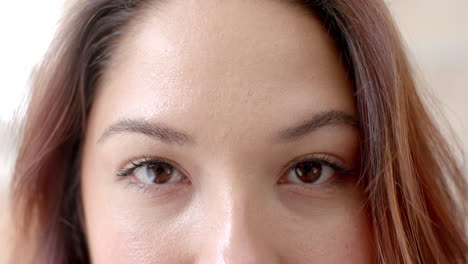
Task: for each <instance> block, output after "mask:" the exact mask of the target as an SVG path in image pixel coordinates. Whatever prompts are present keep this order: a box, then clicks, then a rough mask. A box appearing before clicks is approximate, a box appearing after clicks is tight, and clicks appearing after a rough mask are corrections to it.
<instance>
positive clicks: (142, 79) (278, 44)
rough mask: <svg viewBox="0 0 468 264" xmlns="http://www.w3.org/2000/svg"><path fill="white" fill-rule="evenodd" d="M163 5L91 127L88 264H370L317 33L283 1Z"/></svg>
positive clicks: (341, 119)
mask: <svg viewBox="0 0 468 264" xmlns="http://www.w3.org/2000/svg"><path fill="white" fill-rule="evenodd" d="M161 4H162V5H161V6H159V7H156V8H155V9H152V10H146V14H145V16H144V17H141V19H140V20H138V22H135V23H134V24H133V25H132V27H131V32H129V33H128V34H127V35H126V36H125V38H124V39H123V40H122V41H121V42H120V44H119V46H118V47H117V50H115V53H114V54H113V58H112V61H111V62H110V64H109V65H108V68H107V70H106V72H105V74H104V76H103V78H102V82H101V83H100V87H99V90H98V93H97V96H96V98H95V101H94V105H93V109H92V111H91V114H90V119H89V123H88V127H87V134H86V141H85V145H84V153H83V154H84V155H83V163H82V175H81V177H82V193H83V194H82V198H83V203H84V212H85V219H86V223H85V224H86V234H87V240H88V244H89V250H90V253H91V257H92V260H93V263H269V264H274V263H296V264H300V263H359V264H362V263H371V262H372V258H373V254H372V243H371V239H370V228H369V224H368V220H367V217H366V214H365V211H364V210H363V206H362V204H363V196H362V191H361V190H360V189H359V187H358V186H357V176H356V174H358V173H359V168H358V167H357V166H358V164H359V149H358V148H359V138H358V134H359V133H358V129H357V128H356V120H355V119H356V118H357V115H356V110H355V102H354V98H353V91H352V88H351V86H350V83H349V80H347V76H346V72H345V69H344V67H343V66H342V65H341V64H340V60H339V54H338V52H337V50H335V48H334V44H333V42H332V41H331V39H330V38H329V37H328V36H327V33H326V31H325V29H324V28H323V27H322V26H321V24H320V22H319V21H318V20H317V19H315V18H314V17H313V16H312V15H311V13H309V12H308V11H306V10H305V9H302V8H300V7H298V6H294V5H292V4H289V3H285V2H281V1H272V0H257V1H236V0H227V1H215V0H208V1H207V0H203V1H201V0H193V1H169V2H165V3H161Z"/></svg>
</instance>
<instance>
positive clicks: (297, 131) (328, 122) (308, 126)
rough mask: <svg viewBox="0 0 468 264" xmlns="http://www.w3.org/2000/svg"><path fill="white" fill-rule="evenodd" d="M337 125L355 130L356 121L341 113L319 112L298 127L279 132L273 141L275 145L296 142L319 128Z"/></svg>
mask: <svg viewBox="0 0 468 264" xmlns="http://www.w3.org/2000/svg"><path fill="white" fill-rule="evenodd" d="M337 125H345V126H351V127H353V128H357V127H358V121H357V120H356V119H355V118H354V117H353V116H351V115H349V114H346V113H345V112H342V111H337V110H332V111H326V112H321V113H317V114H314V115H313V116H312V117H311V118H309V119H307V120H305V121H302V122H299V124H298V125H295V126H293V127H289V128H285V129H281V130H279V131H278V133H277V134H276V137H274V140H273V141H274V142H276V143H278V142H280V143H285V142H291V141H296V140H299V139H300V138H302V137H304V136H305V135H307V134H309V133H311V132H313V131H315V130H317V129H319V128H322V127H326V126H337Z"/></svg>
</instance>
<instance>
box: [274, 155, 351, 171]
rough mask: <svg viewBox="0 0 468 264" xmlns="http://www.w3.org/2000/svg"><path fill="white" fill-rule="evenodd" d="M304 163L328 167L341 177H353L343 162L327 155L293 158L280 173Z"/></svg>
mask: <svg viewBox="0 0 468 264" xmlns="http://www.w3.org/2000/svg"><path fill="white" fill-rule="evenodd" d="M305 162H318V163H320V164H322V165H325V166H329V167H330V168H332V169H333V170H335V172H336V173H339V174H342V175H354V171H353V170H352V169H351V168H349V167H348V166H347V165H346V164H345V163H344V162H342V161H341V160H339V159H338V158H335V157H333V156H331V155H328V154H312V155H307V156H302V157H298V158H295V159H294V160H292V161H291V162H289V163H288V164H287V165H286V166H284V167H283V168H282V169H281V171H285V170H286V168H287V169H288V170H291V169H294V168H295V167H296V166H297V165H299V164H301V163H305Z"/></svg>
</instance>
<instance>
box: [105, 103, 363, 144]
mask: <svg viewBox="0 0 468 264" xmlns="http://www.w3.org/2000/svg"><path fill="white" fill-rule="evenodd" d="M336 125H347V126H351V127H353V128H355V127H357V126H358V122H357V121H356V119H355V118H354V117H352V116H351V115H348V114H346V113H344V112H342V111H327V112H321V113H317V114H314V115H313V116H312V118H310V119H307V120H305V121H302V122H300V123H299V124H298V125H296V126H293V127H289V128H285V129H281V130H279V131H278V132H277V133H276V136H274V137H273V141H274V143H285V142H291V141H296V140H299V139H301V138H302V137H304V136H305V135H307V134H309V133H312V132H313V131H315V130H317V129H319V128H322V127H326V126H336ZM125 132H127V133H137V134H143V135H146V136H149V137H151V138H154V139H157V140H160V141H162V142H164V143H167V144H177V145H186V144H194V143H195V140H194V138H193V137H192V136H190V135H188V134H186V133H185V132H183V131H180V130H177V129H174V128H170V127H168V126H166V125H164V124H161V123H151V122H148V121H145V120H139V119H123V120H120V121H118V122H116V123H115V124H113V125H111V126H110V127H108V128H107V129H106V130H105V131H104V133H103V134H102V136H101V137H100V138H99V140H98V141H97V143H102V142H103V141H104V140H105V139H107V138H108V137H110V136H111V135H114V134H119V133H125Z"/></svg>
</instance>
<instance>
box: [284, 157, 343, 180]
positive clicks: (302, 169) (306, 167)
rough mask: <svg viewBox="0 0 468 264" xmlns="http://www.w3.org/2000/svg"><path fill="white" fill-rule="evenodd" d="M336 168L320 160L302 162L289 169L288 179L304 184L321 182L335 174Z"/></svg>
mask: <svg viewBox="0 0 468 264" xmlns="http://www.w3.org/2000/svg"><path fill="white" fill-rule="evenodd" d="M335 173H336V170H335V169H333V168H332V167H331V166H328V165H326V164H324V163H322V162H320V161H307V162H302V163H299V164H297V165H295V166H294V167H292V168H290V169H289V170H288V173H287V175H286V177H285V178H286V181H287V182H292V183H302V184H320V183H323V182H326V181H327V180H329V179H330V178H332V177H333V175H335Z"/></svg>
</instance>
